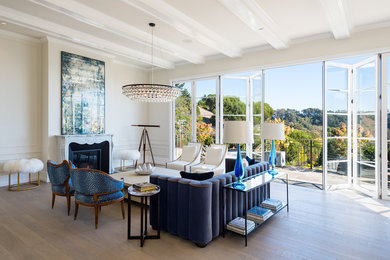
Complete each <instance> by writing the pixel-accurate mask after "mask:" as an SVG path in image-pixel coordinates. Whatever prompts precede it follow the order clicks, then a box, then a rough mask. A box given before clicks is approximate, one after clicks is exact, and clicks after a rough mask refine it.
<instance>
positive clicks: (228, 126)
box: [223, 121, 253, 180]
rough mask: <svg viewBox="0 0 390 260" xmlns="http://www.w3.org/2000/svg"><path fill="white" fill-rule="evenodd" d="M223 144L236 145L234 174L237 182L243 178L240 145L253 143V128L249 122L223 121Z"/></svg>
mask: <svg viewBox="0 0 390 260" xmlns="http://www.w3.org/2000/svg"><path fill="white" fill-rule="evenodd" d="M223 142H224V143H231V144H237V159H236V164H235V165H234V174H235V176H236V177H237V179H238V180H241V179H242V177H244V167H243V166H242V161H241V151H240V144H250V143H253V126H252V124H251V123H250V122H249V121H224V123H223Z"/></svg>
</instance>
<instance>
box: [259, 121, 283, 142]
mask: <svg viewBox="0 0 390 260" xmlns="http://www.w3.org/2000/svg"><path fill="white" fill-rule="evenodd" d="M261 138H263V139H267V140H284V123H263V124H262V125H261Z"/></svg>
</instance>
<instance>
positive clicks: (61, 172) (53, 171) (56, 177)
mask: <svg viewBox="0 0 390 260" xmlns="http://www.w3.org/2000/svg"><path fill="white" fill-rule="evenodd" d="M47 173H48V175H49V179H50V183H51V191H52V193H51V194H52V196H51V208H53V207H54V202H55V200H56V195H58V196H65V197H66V202H67V208H68V216H69V213H70V197H71V196H73V195H74V188H73V186H72V182H71V181H70V174H69V164H68V162H67V161H63V162H62V163H61V164H56V163H54V162H53V161H47Z"/></svg>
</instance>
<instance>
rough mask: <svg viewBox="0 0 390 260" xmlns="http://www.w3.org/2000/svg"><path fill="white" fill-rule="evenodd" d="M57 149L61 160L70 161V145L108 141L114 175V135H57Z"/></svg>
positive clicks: (110, 163)
mask: <svg viewBox="0 0 390 260" xmlns="http://www.w3.org/2000/svg"><path fill="white" fill-rule="evenodd" d="M56 137H57V148H58V156H59V159H60V160H61V161H62V160H69V144H71V143H77V144H90V145H91V144H99V143H101V142H104V141H108V142H109V144H110V155H109V160H110V162H109V165H110V173H112V149H113V142H112V137H113V135H112V134H96V135H57V136H56Z"/></svg>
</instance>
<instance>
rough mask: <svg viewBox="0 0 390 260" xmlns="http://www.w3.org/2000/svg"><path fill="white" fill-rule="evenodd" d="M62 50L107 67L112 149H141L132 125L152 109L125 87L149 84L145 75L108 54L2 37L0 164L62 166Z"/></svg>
mask: <svg viewBox="0 0 390 260" xmlns="http://www.w3.org/2000/svg"><path fill="white" fill-rule="evenodd" d="M61 51H67V52H71V53H75V54H78V55H82V56H86V57H90V58H93V59H98V60H102V61H104V62H105V80H106V133H108V134H113V135H114V150H115V149H129V148H131V149H137V148H138V140H139V137H140V134H141V130H140V129H139V128H136V127H132V126H131V124H140V123H148V121H149V120H148V104H146V103H136V102H132V101H130V100H129V99H128V98H126V97H125V96H123V95H122V93H121V86H123V85H125V84H128V83H136V82H147V81H148V73H147V71H144V70H140V69H137V68H134V67H130V66H125V65H121V64H117V63H114V62H113V60H112V58H113V57H112V56H110V55H105V54H102V53H100V52H95V51H93V50H89V49H87V48H85V47H83V48H81V47H78V46H77V45H75V44H69V43H66V42H62V41H58V40H53V39H50V38H49V39H48V40H45V41H42V42H41V41H34V40H31V39H27V38H24V37H19V36H16V35H11V36H9V35H8V34H6V35H3V34H1V33H0V57H1V58H0V64H1V66H0V67H1V69H0V79H1V80H0V100H1V102H0V115H1V124H0V163H2V162H4V161H6V160H10V159H18V158H32V157H36V158H40V159H42V160H43V161H44V162H46V160H47V159H51V160H56V161H58V159H59V158H58V156H57V143H56V138H55V136H56V135H60V134H61ZM113 166H114V167H116V166H119V162H118V161H114V165H113ZM0 169H2V166H1V165H0ZM7 184H8V177H7V176H0V186H4V185H7Z"/></svg>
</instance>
